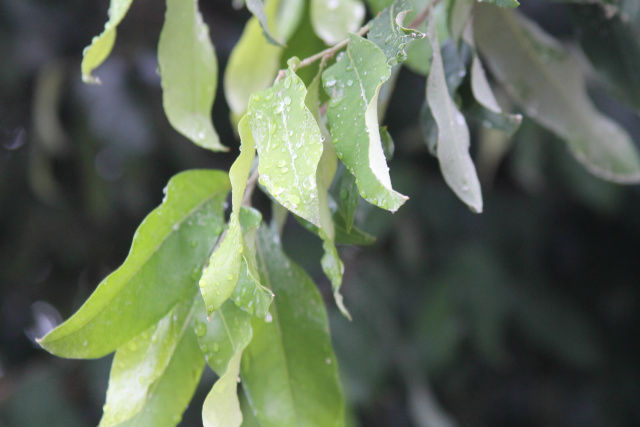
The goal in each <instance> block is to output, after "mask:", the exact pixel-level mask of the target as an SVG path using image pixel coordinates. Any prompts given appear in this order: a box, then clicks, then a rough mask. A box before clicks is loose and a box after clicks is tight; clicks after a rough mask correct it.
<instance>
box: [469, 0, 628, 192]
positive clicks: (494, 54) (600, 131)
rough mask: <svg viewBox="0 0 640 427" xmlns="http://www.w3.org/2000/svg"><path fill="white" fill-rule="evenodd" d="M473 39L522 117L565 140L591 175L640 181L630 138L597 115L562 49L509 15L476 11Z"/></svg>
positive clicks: (530, 25)
mask: <svg viewBox="0 0 640 427" xmlns="http://www.w3.org/2000/svg"><path fill="white" fill-rule="evenodd" d="M474 22H475V35H476V38H475V39H476V42H477V44H478V48H479V50H480V53H482V55H483V57H484V58H485V63H486V64H487V65H488V66H489V68H490V70H491V71H492V73H493V75H494V76H495V77H496V79H497V80H498V81H499V82H500V83H501V84H502V86H504V88H505V89H506V90H507V92H508V93H509V95H510V96H511V98H513V100H514V101H515V102H516V103H518V104H519V105H520V106H521V107H522V108H523V110H524V111H525V113H526V114H527V115H528V116H529V117H531V118H532V119H534V120H536V121H537V122H538V123H539V124H541V125H542V126H544V127H546V128H547V129H549V130H551V131H552V132H554V133H555V134H556V135H558V136H560V137H561V138H563V139H564V140H565V141H566V142H567V144H568V146H569V148H570V149H571V152H572V153H573V155H574V157H575V158H576V159H577V160H578V161H579V162H580V163H582V164H583V166H584V167H585V168H587V170H589V171H590V172H591V173H592V174H594V175H596V176H598V177H600V178H602V179H606V180H610V181H614V182H619V183H638V182H640V156H639V154H638V150H637V148H636V147H635V146H634V143H633V141H631V138H630V137H629V135H628V134H627V133H626V132H625V131H624V130H623V129H622V128H621V127H620V126H619V125H617V124H616V123H615V122H613V121H612V120H610V119H609V118H607V117H605V116H603V115H602V114H600V113H599V112H598V111H597V110H596V109H595V107H594V106H593V104H592V103H591V101H590V99H589V97H588V96H587V93H586V90H585V83H584V80H583V78H582V75H581V72H580V69H579V67H578V65H577V64H576V62H575V61H574V60H573V59H572V58H571V56H570V55H569V54H568V53H567V52H566V51H565V50H564V49H563V48H562V46H561V45H560V44H559V43H558V42H557V41H555V40H554V39H552V38H551V37H550V36H549V35H548V34H546V33H544V32H543V31H542V30H541V29H540V28H539V27H538V26H536V25H535V24H534V23H532V22H531V21H529V20H527V19H526V18H524V17H522V16H518V15H516V14H514V13H513V12H509V11H504V10H501V9H496V8H491V7H478V8H477V10H476V14H475V21H474Z"/></svg>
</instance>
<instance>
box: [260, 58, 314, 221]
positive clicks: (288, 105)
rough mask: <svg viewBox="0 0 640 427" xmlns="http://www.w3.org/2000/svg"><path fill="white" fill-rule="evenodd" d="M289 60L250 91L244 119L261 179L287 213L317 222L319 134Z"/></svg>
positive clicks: (301, 83) (301, 84)
mask: <svg viewBox="0 0 640 427" xmlns="http://www.w3.org/2000/svg"><path fill="white" fill-rule="evenodd" d="M292 64H293V63H290V64H289V69H288V70H287V72H286V75H285V77H284V78H283V79H281V80H280V81H278V82H276V83H275V84H274V85H273V86H272V87H271V88H269V89H267V90H265V91H262V92H258V93H256V94H254V95H253V96H252V98H251V101H250V102H249V111H248V114H249V124H250V125H251V131H252V133H253V136H254V138H255V141H256V147H257V149H258V155H259V157H260V164H259V171H260V184H262V185H263V186H264V187H266V188H267V190H268V191H269V193H271V195H272V196H273V197H274V198H275V199H276V200H277V201H278V202H279V203H280V204H282V205H283V206H284V207H286V208H287V209H289V210H290V211H291V212H293V213H295V214H296V215H299V216H301V217H303V218H305V219H306V220H308V221H310V222H312V223H314V224H316V225H319V221H320V218H319V212H318V187H317V183H316V171H317V167H318V162H319V161H320V156H321V155H322V135H321V133H320V128H319V127H318V123H317V122H316V120H315V118H314V117H313V114H312V113H311V111H309V109H308V108H307V107H306V105H305V96H306V94H307V90H306V88H305V86H304V83H303V82H302V80H300V78H299V77H298V76H297V75H296V73H295V72H294V71H293V69H292Z"/></svg>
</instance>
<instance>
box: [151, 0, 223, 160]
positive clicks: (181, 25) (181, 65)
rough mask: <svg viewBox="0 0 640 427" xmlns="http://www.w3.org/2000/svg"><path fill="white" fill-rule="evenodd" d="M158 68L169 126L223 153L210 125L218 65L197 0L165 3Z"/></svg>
mask: <svg viewBox="0 0 640 427" xmlns="http://www.w3.org/2000/svg"><path fill="white" fill-rule="evenodd" d="M158 67H159V69H160V77H161V79H162V104H163V106H164V111H165V114H166V115H167V118H168V119H169V123H171V126H173V128H174V129H175V130H177V131H178V132H180V133H181V134H182V135H184V136H186V137H187V138H189V139H190V140H191V141H193V142H194V143H195V144H197V145H199V146H201V147H204V148H207V149H210V150H213V151H226V150H227V148H226V147H225V146H224V145H222V144H221V143H220V138H219V137H218V134H217V133H216V131H215V129H214V128H213V122H212V121H211V108H212V107H213V100H214V98H215V94H216V88H217V86H218V62H217V60H216V54H215V51H214V49H213V44H212V43H211V39H210V38H209V27H207V25H206V24H205V23H204V22H203V21H202V15H201V14H200V11H199V10H198V1H197V0H189V1H185V0H167V14H166V17H165V21H164V25H163V27H162V32H161V33H160V42H159V43H158Z"/></svg>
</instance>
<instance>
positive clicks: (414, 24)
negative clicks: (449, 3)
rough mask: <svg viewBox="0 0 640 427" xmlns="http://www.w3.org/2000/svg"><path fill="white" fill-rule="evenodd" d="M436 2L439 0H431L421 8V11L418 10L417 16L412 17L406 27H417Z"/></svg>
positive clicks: (413, 28)
mask: <svg viewBox="0 0 640 427" xmlns="http://www.w3.org/2000/svg"><path fill="white" fill-rule="evenodd" d="M438 3H440V0H433V1H432V2H429V4H428V5H427V6H426V7H425V8H424V9H422V12H420V13H419V14H418V16H416V17H415V18H414V19H413V21H411V23H410V24H409V27H408V28H411V29H412V30H415V29H416V28H418V26H419V25H420V24H421V23H422V21H424V20H425V19H427V16H429V13H430V12H431V9H433V8H434V7H435V6H436V5H437V4H438Z"/></svg>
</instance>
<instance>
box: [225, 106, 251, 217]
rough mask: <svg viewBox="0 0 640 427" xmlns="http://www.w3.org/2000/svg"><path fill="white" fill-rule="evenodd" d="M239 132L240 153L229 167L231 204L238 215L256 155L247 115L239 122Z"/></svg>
mask: <svg viewBox="0 0 640 427" xmlns="http://www.w3.org/2000/svg"><path fill="white" fill-rule="evenodd" d="M238 134H239V135H240V155H239V156H238V158H237V159H236V161H235V162H233V165H231V168H230V169H229V179H230V180H231V189H232V191H231V206H232V208H233V213H234V214H236V216H239V215H240V207H241V206H242V199H243V197H244V191H245V189H246V188H247V179H249V173H250V172H251V165H252V164H253V159H254V158H255V156H256V143H255V141H254V139H253V135H252V134H251V128H250V127H249V122H248V121H247V117H246V116H244V117H242V120H240V123H239V124H238Z"/></svg>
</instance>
